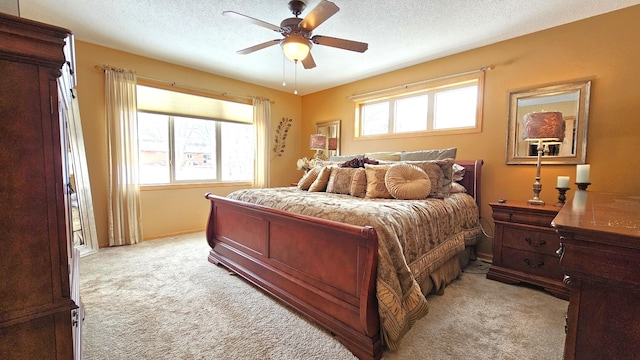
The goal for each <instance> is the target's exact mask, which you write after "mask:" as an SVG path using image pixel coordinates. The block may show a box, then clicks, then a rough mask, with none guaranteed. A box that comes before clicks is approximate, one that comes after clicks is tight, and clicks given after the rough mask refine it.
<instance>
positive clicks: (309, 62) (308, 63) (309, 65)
mask: <svg viewBox="0 0 640 360" xmlns="http://www.w3.org/2000/svg"><path fill="white" fill-rule="evenodd" d="M302 66H304V68H305V69H313V68H314V67H316V62H315V61H314V60H313V56H311V53H309V55H307V57H306V58H304V60H302Z"/></svg>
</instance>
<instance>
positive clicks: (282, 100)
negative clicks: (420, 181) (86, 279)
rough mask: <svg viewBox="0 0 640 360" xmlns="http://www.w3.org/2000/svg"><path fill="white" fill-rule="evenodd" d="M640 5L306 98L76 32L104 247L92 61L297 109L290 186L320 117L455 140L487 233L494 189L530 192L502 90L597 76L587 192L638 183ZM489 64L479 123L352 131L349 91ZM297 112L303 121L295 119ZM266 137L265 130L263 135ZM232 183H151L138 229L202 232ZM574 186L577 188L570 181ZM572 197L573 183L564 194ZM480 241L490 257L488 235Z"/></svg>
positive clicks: (346, 139)
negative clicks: (436, 131) (435, 129)
mask: <svg viewBox="0 0 640 360" xmlns="http://www.w3.org/2000/svg"><path fill="white" fill-rule="evenodd" d="M637 19H640V6H635V7H632V8H628V9H624V10H621V11H617V12H614V13H610V14H605V15H602V16H598V17H595V18H591V19H587V20H583V21H579V22H576V23H572V24H568V25H565V26H561V27H558V28H554V29H550V30H546V31H542V32H538V33H535V34H531V35H527V36H523V37H520V38H517V39H513V40H509V41H505V42H501V43H497V44H494V45H490V46H486V47H483V48H479V49H475V50H472V51H468V52H465V53H461V54H457V55H454V56H450V57H447V58H443V59H439V60H435V61H430V62H427V63H423V64H420V65H417V66H412V67H409V68H406V69H402V70H398V71H394V72H391V73H388V74H384V75H380V76H375V77H372V78H369V79H365V80H362V81H358V82H354V83H351V84H347V85H344V86H340V87H336V88H333V89H329V90H325V91H322V92H318V93H314V94H311V95H307V96H304V97H299V96H295V95H293V94H289V93H285V92H280V91H276V90H271V89H267V88H263V87H259V86H255V85H251V84H247V83H243V82H240V81H236V80H232V79H228V78H223V77H219V76H216V75H211V74H207V73H203V72H200V71H196V70H192V69H187V68H183V67H179V66H176V65H172V64H168V63H164V62H161V61H156V60H152V59H148V58H143V57H139V56H136V55H133V54H128V53H123V52H119V51H115V50H111V49H106V48H103V47H100V46H96V45H92V44H88V43H84V42H80V41H78V42H77V44H76V52H77V53H76V57H77V68H78V82H79V83H78V91H79V100H80V109H81V116H82V124H83V128H84V129H83V130H84V136H85V144H86V147H87V149H86V150H87V157H88V162H89V172H90V176H91V182H92V184H91V185H92V193H93V197H94V207H95V213H96V225H97V228H98V236H99V243H100V246H101V247H103V246H107V244H108V240H107V219H106V216H107V215H106V212H107V204H106V150H105V149H106V143H105V136H104V129H105V123H104V90H103V89H104V75H103V73H102V72H101V71H99V70H96V69H95V66H96V65H103V64H109V65H113V66H117V67H125V68H131V69H135V70H136V71H137V72H138V74H140V75H143V76H147V77H152V78H157V79H163V80H171V81H176V82H177V83H179V84H184V85H188V86H192V87H198V88H207V89H212V90H217V91H227V92H230V93H237V94H247V95H254V96H263V97H267V98H270V99H272V100H274V101H275V104H273V105H272V130H274V129H275V126H277V123H278V121H279V120H280V119H281V118H282V117H284V116H286V117H291V118H293V120H294V122H293V126H292V128H291V131H290V135H289V138H288V140H287V151H286V152H285V155H284V156H283V157H281V158H273V157H272V162H271V185H272V186H286V185H288V184H289V183H290V182H292V181H296V180H297V179H298V178H299V177H300V175H301V172H299V171H296V170H295V162H296V160H297V159H298V158H299V157H300V156H302V155H306V156H311V155H312V152H311V151H310V150H309V149H308V140H306V139H308V138H309V135H310V134H311V133H312V132H315V123H316V122H322V121H327V120H335V119H340V120H342V144H341V147H342V153H343V154H349V153H352V154H353V153H362V152H365V151H367V152H370V151H381V150H417V149H433V148H441V147H450V146H456V147H458V158H460V159H483V160H484V161H485V166H484V170H483V171H484V172H483V178H482V181H483V185H482V192H483V200H484V204H483V206H482V208H481V215H482V217H483V218H484V220H483V223H484V224H485V226H487V227H488V228H489V229H487V231H489V232H490V231H491V228H492V227H493V223H492V221H491V209H490V207H489V205H488V203H489V202H491V201H496V200H497V199H500V198H504V199H512V200H522V201H526V200H527V199H529V198H531V197H532V194H533V193H532V191H531V185H532V183H533V180H534V179H533V178H534V176H535V168H534V167H533V166H530V165H509V166H507V165H506V164H505V157H506V154H505V149H506V131H507V116H508V96H509V93H510V92H511V91H517V90H523V89H527V88H536V87H540V86H545V85H550V84H557V83H562V82H573V81H576V80H584V79H590V80H592V81H593V83H592V89H591V90H592V91H591V104H590V116H589V135H588V146H587V162H588V163H590V164H591V182H592V185H591V187H590V188H589V190H593V191H613V192H625V193H635V194H638V193H640V181H638V180H637V179H638V177H639V176H638V175H639V172H640V171H639V170H638V167H637V166H636V165H635V163H637V161H635V154H638V153H640V119H639V116H640V115H639V114H640V100H639V99H640V86H639V84H640V67H638V65H637V64H640V47H638V46H636V45H635V44H636V42H637V35H636V34H638V33H640V22H638V21H637ZM491 64H493V65H495V69H494V70H492V71H490V72H488V73H487V75H486V79H485V100H484V121H483V129H482V132H481V133H476V134H462V135H437V136H421V137H414V138H402V139H389V140H377V141H371V140H355V139H354V136H353V132H354V103H353V102H352V101H351V100H349V99H347V96H350V95H353V94H358V93H363V92H368V91H372V90H377V89H381V88H386V87H390V86H395V85H400V84H405V83H410V82H414V81H418V80H423V79H429V78H434V77H439V76H443V75H449V74H453V73H458V72H463V71H468V70H473V69H478V68H481V67H484V66H487V65H491ZM303 118H304V121H302V120H301V119H303ZM272 142H273V139H271V141H270V143H272ZM558 175H569V176H571V178H572V182H573V181H574V180H575V166H569V165H555V166H545V167H543V169H542V184H543V190H542V193H541V198H542V199H543V200H545V201H546V202H547V203H555V201H556V196H557V194H556V191H555V189H554V187H555V180H556V176H558ZM234 189H235V187H204V188H195V189H179V188H178V189H175V190H166V189H163V190H155V191H153V190H150V191H143V193H142V202H143V209H142V217H143V232H144V237H145V238H154V237H159V236H164V235H169V234H176V233H182V232H188V231H193V230H202V229H203V228H204V226H205V221H206V217H207V214H208V204H207V202H206V201H205V200H204V199H203V194H204V193H205V192H208V191H210V192H213V193H216V194H220V195H226V194H227V193H229V192H230V191H232V190H234ZM574 189H575V187H574V188H573V189H572V190H574ZM568 195H569V196H572V191H570V192H569V194H568ZM480 251H481V253H482V254H484V256H485V257H490V254H491V241H490V239H485V241H484V242H483V244H482V246H481V248H480Z"/></svg>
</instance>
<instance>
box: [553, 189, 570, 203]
mask: <svg viewBox="0 0 640 360" xmlns="http://www.w3.org/2000/svg"><path fill="white" fill-rule="evenodd" d="M556 190H558V202H557V203H556V204H555V206H558V207H563V206H564V202H565V200H567V197H566V195H565V194H566V193H567V190H569V188H561V187H557V188H556Z"/></svg>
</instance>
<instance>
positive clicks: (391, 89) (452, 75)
mask: <svg viewBox="0 0 640 360" xmlns="http://www.w3.org/2000/svg"><path fill="white" fill-rule="evenodd" d="M494 68H495V66H494V65H489V66H485V67H482V68H480V69H477V70H470V71H465V72H460V73H457V74H451V75H445V76H440V77H437V78H432V79H427V80H420V81H416V82H412V83H408V84H403V85H398V86H392V87H388V88H386V89H380V90H374V91H369V92H366V93H362V94H355V95H351V96H347V99H355V98H359V97H365V96H370V95H375V94H379V93H385V92H387V91H393V90H400V89H406V88H409V87H411V86H416V85H422V84H426V83H430V82H433V81H438V80H444V79H448V78H452V77H456V76H463V75H469V74H473V73H477V72H482V71H490V70H493V69H494Z"/></svg>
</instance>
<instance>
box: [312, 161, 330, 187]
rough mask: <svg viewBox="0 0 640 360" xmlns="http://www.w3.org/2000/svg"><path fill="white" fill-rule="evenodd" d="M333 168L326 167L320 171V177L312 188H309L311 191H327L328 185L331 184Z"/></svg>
mask: <svg viewBox="0 0 640 360" xmlns="http://www.w3.org/2000/svg"><path fill="white" fill-rule="evenodd" d="M331 168H332V167H331V166H325V167H323V168H322V169H321V170H320V173H319V174H318V177H317V178H316V179H315V181H314V182H313V183H312V184H311V186H309V191H312V192H320V191H325V189H326V188H327V183H329V176H331Z"/></svg>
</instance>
